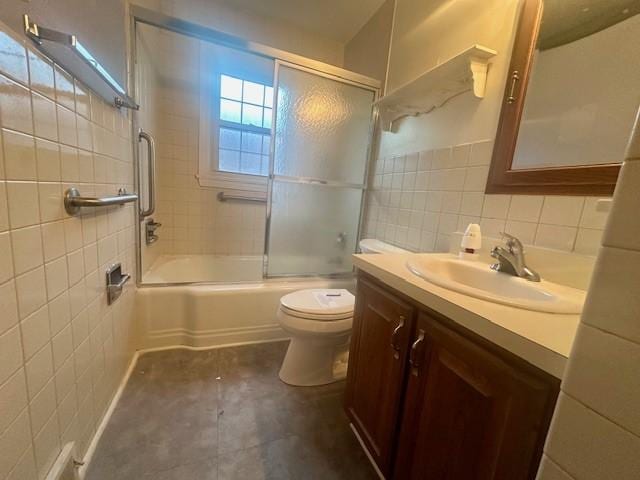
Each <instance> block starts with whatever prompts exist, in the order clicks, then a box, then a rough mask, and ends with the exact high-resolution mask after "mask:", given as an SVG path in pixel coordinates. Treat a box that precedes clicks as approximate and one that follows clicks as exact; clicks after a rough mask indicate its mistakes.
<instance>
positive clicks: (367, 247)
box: [358, 238, 411, 253]
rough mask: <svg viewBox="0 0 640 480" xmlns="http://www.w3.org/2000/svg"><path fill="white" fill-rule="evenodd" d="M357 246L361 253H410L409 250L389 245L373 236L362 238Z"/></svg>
mask: <svg viewBox="0 0 640 480" xmlns="http://www.w3.org/2000/svg"><path fill="white" fill-rule="evenodd" d="M358 246H359V247H360V252H362V253H411V252H409V250H405V249H404V248H400V247H396V246H394V245H390V244H388V243H385V242H382V241H380V240H377V239H375V238H363V239H362V240H360V243H359V244H358Z"/></svg>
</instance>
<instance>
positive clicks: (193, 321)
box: [137, 278, 355, 349]
mask: <svg viewBox="0 0 640 480" xmlns="http://www.w3.org/2000/svg"><path fill="white" fill-rule="evenodd" d="M354 285H355V283H354V280H353V279H352V278H349V279H340V280H338V279H336V280H325V279H312V280H302V279H301V280H291V281H279V280H278V281H277V280H268V281H264V282H259V283H246V284H232V285H228V284H227V285H184V286H155V287H154V286H149V287H145V286H141V287H140V288H138V290H137V309H138V319H139V322H140V323H139V327H140V332H139V333H140V337H139V338H140V339H141V345H140V348H145V349H148V348H160V347H168V346H177V345H183V346H189V347H211V346H222V345H233V344H239V343H251V342H260V341H270V340H277V339H282V338H286V335H285V333H284V332H283V331H282V330H281V329H280V327H279V325H278V322H277V319H276V311H277V308H278V304H279V300H280V297H282V296H283V295H285V294H286V293H289V292H291V291H293V290H299V289H303V288H347V289H349V290H351V291H353V287H354Z"/></svg>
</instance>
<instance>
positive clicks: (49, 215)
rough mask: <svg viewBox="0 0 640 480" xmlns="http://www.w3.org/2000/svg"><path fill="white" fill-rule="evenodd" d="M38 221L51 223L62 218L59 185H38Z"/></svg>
mask: <svg viewBox="0 0 640 480" xmlns="http://www.w3.org/2000/svg"><path fill="white" fill-rule="evenodd" d="M38 197H39V202H40V220H41V221H42V222H43V223H44V222H53V221H55V220H61V219H62V218H63V217H64V206H63V205H64V199H63V197H62V187H61V185H60V184H59V183H39V184H38Z"/></svg>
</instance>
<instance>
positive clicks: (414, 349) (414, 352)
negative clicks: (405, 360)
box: [409, 330, 424, 376]
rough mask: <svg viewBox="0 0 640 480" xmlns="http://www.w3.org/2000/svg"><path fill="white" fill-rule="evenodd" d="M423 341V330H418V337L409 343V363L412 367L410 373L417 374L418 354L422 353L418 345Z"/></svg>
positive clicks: (418, 366)
mask: <svg viewBox="0 0 640 480" xmlns="http://www.w3.org/2000/svg"><path fill="white" fill-rule="evenodd" d="M423 343H424V330H420V331H419V332H418V338H416V341H415V342H413V344H412V345H411V352H410V353H409V363H410V364H411V366H412V367H413V370H412V373H413V374H414V375H415V376H418V368H420V359H419V355H421V354H422V349H421V348H420V345H422V344H423Z"/></svg>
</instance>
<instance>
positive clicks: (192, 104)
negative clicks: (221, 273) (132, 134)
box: [152, 82, 266, 255]
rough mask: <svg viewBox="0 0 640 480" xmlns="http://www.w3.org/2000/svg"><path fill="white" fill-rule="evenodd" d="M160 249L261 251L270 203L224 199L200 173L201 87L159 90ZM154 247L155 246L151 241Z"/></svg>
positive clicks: (174, 251) (231, 252)
mask: <svg viewBox="0 0 640 480" xmlns="http://www.w3.org/2000/svg"><path fill="white" fill-rule="evenodd" d="M156 102H157V112H158V128H159V131H158V133H157V135H156V139H157V142H158V160H157V161H158V197H157V199H158V208H157V214H156V216H155V217H156V220H157V221H159V222H161V223H162V227H161V228H160V229H159V230H158V234H159V235H160V241H158V242H157V250H159V251H160V252H161V253H165V254H224V255H262V253H263V251H264V234H265V218H266V207H265V206H264V205H261V204H251V203H238V202H224V203H223V202H220V201H218V199H217V195H218V193H219V192H220V190H219V189H216V188H208V187H201V186H200V184H199V183H198V179H197V178H196V175H197V173H198V131H199V121H200V120H199V115H200V112H199V93H198V91H194V89H193V87H192V88H191V89H187V88H186V87H185V86H184V85H181V84H178V85H174V84H170V83H167V82H161V83H160V85H159V87H158V91H157V95H156ZM152 249H153V247H152Z"/></svg>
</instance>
